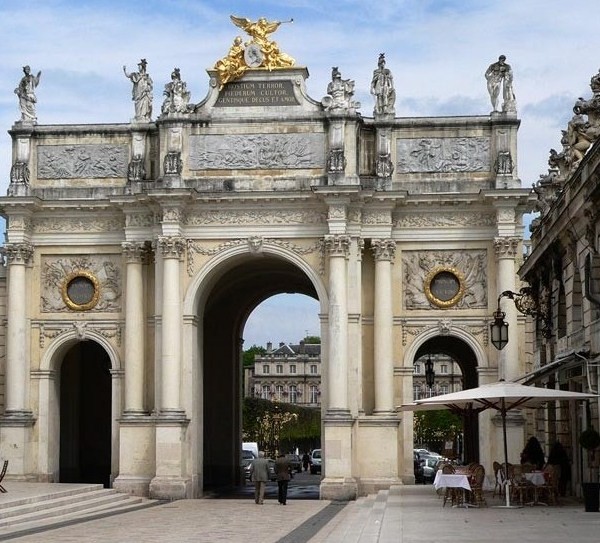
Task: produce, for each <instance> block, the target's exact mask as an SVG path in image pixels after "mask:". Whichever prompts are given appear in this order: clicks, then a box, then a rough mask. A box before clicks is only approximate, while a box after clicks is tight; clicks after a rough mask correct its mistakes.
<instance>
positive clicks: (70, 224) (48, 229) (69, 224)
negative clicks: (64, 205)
mask: <svg viewBox="0 0 600 543" xmlns="http://www.w3.org/2000/svg"><path fill="white" fill-rule="evenodd" d="M124 225H125V223H124V220H123V218H122V217H98V216H95V217H93V218H90V217H46V218H36V219H34V220H33V230H34V231H35V232H37V233H39V234H50V233H53V232H115V231H120V230H122V229H123V227H124Z"/></svg>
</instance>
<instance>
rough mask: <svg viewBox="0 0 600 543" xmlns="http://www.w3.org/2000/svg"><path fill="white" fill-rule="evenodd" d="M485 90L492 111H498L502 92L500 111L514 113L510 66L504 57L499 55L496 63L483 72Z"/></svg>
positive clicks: (514, 104)
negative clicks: (486, 90) (488, 96)
mask: <svg viewBox="0 0 600 543" xmlns="http://www.w3.org/2000/svg"><path fill="white" fill-rule="evenodd" d="M485 78H486V80H487V88H488V92H489V94H490V100H491V102H492V108H493V109H492V111H498V99H499V97H500V90H502V98H503V104H502V111H504V112H508V113H516V103H515V94H514V91H513V73H512V68H511V67H510V64H507V63H506V57H505V56H504V55H500V56H499V57H498V62H494V63H493V64H490V65H489V66H488V69H487V70H486V71H485Z"/></svg>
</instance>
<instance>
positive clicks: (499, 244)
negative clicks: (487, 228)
mask: <svg viewBox="0 0 600 543" xmlns="http://www.w3.org/2000/svg"><path fill="white" fill-rule="evenodd" d="M519 242H520V240H519V239H518V238H496V239H494V250H495V252H496V258H515V257H516V256H517V249H518V247H519Z"/></svg>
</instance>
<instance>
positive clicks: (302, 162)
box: [189, 134, 325, 170]
mask: <svg viewBox="0 0 600 543" xmlns="http://www.w3.org/2000/svg"><path fill="white" fill-rule="evenodd" d="M189 141H190V155H189V167H190V170H225V169H232V168H235V169H238V170H239V169H241V170H253V169H267V170H268V169H280V168H285V169H298V168H323V167H324V166H325V151H324V149H325V135H324V134H243V135H236V136H230V135H212V134H209V135H204V134H203V135H192V136H190V140H189Z"/></svg>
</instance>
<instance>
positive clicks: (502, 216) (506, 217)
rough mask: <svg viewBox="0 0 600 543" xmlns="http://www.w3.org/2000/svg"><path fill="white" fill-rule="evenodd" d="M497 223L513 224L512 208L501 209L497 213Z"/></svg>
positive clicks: (513, 211)
mask: <svg viewBox="0 0 600 543" xmlns="http://www.w3.org/2000/svg"><path fill="white" fill-rule="evenodd" d="M497 216H498V222H514V221H515V210H514V209H513V208H502V209H499V210H498V211H497Z"/></svg>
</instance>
